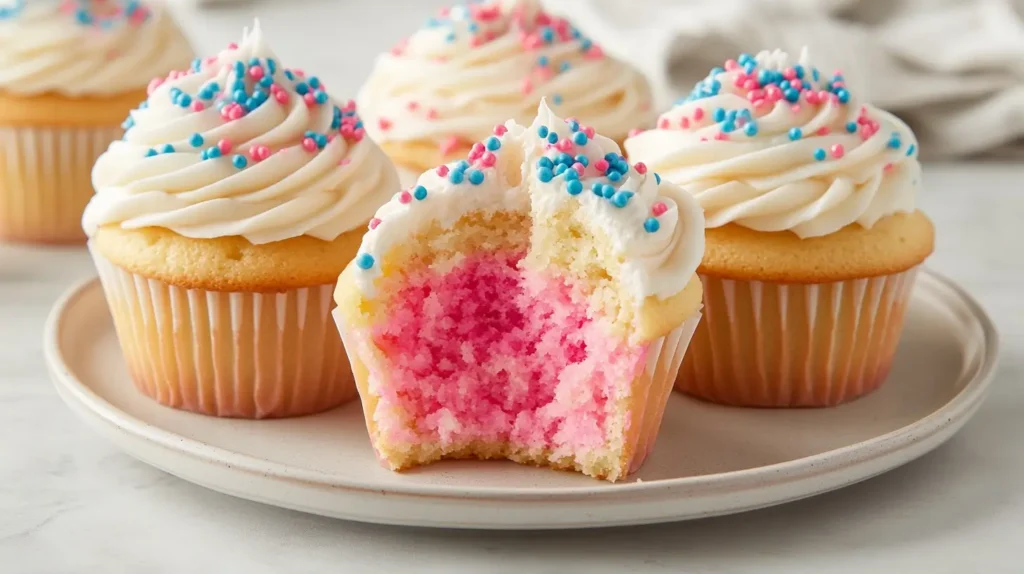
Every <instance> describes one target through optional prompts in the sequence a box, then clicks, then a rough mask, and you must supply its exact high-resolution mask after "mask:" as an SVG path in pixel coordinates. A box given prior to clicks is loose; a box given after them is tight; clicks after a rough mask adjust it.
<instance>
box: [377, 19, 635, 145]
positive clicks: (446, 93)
mask: <svg viewBox="0 0 1024 574" xmlns="http://www.w3.org/2000/svg"><path fill="white" fill-rule="evenodd" d="M541 98H547V101H548V103H549V104H550V105H551V106H552V107H553V108H554V109H555V110H556V111H557V112H558V113H560V114H562V115H565V116H574V117H578V118H580V119H581V120H585V121H587V122H589V123H590V124H591V125H593V126H594V129H596V130H597V131H598V132H600V133H602V134H605V135H607V136H609V137H612V138H616V139H618V140H620V141H621V139H622V138H624V137H625V136H626V134H627V133H628V131H629V130H630V129H632V128H634V127H636V126H637V125H646V124H648V123H649V122H650V121H652V120H653V119H654V114H653V112H652V110H651V105H650V102H651V95H650V92H649V87H648V85H647V82H646V80H645V79H644V78H643V76H642V75H641V74H640V73H639V72H638V71H636V70H634V69H633V68H631V67H630V66H628V65H626V64H625V63H623V62H620V61H618V60H615V59H614V58H610V57H608V56H607V55H606V54H605V53H604V52H603V51H602V50H601V48H600V46H598V45H597V44H596V43H594V42H593V41H592V40H591V39H589V38H587V37H586V36H584V35H583V34H582V33H581V32H580V31H579V30H577V29H576V28H575V27H573V26H572V24H571V23H570V22H569V21H568V20H566V19H564V18H561V17H558V16H554V15H552V14H549V13H547V12H545V11H544V10H543V9H542V8H541V6H540V3H539V2H538V1H537V0H485V1H481V2H472V3H469V4H464V5H456V6H453V7H450V8H445V9H443V10H442V11H441V12H440V13H439V14H438V15H437V16H436V17H433V18H431V19H429V20H428V21H427V23H426V25H425V26H424V27H423V28H422V29H420V30H418V31H416V32H415V33H414V34H413V35H412V36H410V37H409V38H407V39H405V40H403V41H402V42H400V43H399V44H398V45H397V46H396V47H395V48H394V49H393V50H392V51H391V52H390V53H386V54H382V55H381V56H380V57H379V58H378V60H377V63H376V67H375V68H374V70H373V72H372V74H371V75H370V78H369V80H368V81H367V83H366V85H365V86H364V88H363V90H362V92H361V93H360V96H359V103H360V106H361V108H362V109H363V112H364V114H365V116H366V118H367V130H369V132H370V135H371V136H373V138H374V139H375V140H377V141H382V142H387V141H417V142H419V141H429V142H433V143H436V144H437V145H439V146H440V147H441V151H442V153H443V154H447V153H448V152H449V151H451V150H454V149H456V148H457V147H458V144H459V143H460V141H465V142H473V141H479V140H481V139H483V138H485V137H487V135H488V133H489V132H490V129H491V128H492V127H493V126H494V124H496V123H498V122H502V121H505V120H506V119H508V118H513V119H515V120H517V121H518V122H520V123H524V124H525V123H527V122H529V121H530V119H531V118H532V117H533V113H534V110H536V108H537V104H538V103H539V102H540V100H541Z"/></svg>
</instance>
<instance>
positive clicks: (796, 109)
mask: <svg viewBox="0 0 1024 574" xmlns="http://www.w3.org/2000/svg"><path fill="white" fill-rule="evenodd" d="M789 109H790V110H792V111H793V113H794V114H799V113H800V109H801V108H800V104H793V105H792V106H789Z"/></svg>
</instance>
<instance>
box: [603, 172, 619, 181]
mask: <svg viewBox="0 0 1024 574" xmlns="http://www.w3.org/2000/svg"><path fill="white" fill-rule="evenodd" d="M605 177H607V178H608V181H619V180H620V179H622V174H621V173H619V172H617V171H609V172H608V173H607V174H606V175H605Z"/></svg>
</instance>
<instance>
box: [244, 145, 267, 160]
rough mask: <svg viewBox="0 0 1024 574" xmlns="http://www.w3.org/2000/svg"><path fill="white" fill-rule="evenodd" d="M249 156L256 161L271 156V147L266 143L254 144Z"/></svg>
mask: <svg viewBox="0 0 1024 574" xmlns="http://www.w3.org/2000/svg"><path fill="white" fill-rule="evenodd" d="M249 157H251V158H252V159H253V160H254V161H263V160H265V159H267V158H268V157H270V148H268V147H267V146H265V145H254V146H252V147H250V148H249Z"/></svg>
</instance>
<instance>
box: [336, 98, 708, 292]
mask: <svg viewBox="0 0 1024 574" xmlns="http://www.w3.org/2000/svg"><path fill="white" fill-rule="evenodd" d="M566 209H569V210H570V211H573V212H576V214H577V217H578V218H579V219H580V220H581V221H583V222H584V223H585V224H586V225H588V226H591V227H592V228H593V229H597V230H600V231H601V232H602V234H603V235H604V236H606V237H607V238H608V240H609V241H610V243H611V247H612V249H613V251H614V253H615V255H617V256H618V258H619V260H620V261H621V268H620V270H619V271H620V273H621V275H622V276H621V277H620V278H619V279H620V280H621V282H622V283H623V284H625V285H626V286H627V288H628V289H629V291H630V292H631V293H632V294H633V296H634V297H635V299H636V303H637V304H642V303H643V301H644V300H645V299H646V298H647V297H652V296H653V297H657V298H659V299H665V298H668V297H671V296H672V295H675V294H677V293H679V292H681V291H682V290H683V289H684V287H686V285H687V283H688V282H689V281H690V280H691V279H692V278H693V274H694V272H695V271H696V269H697V266H698V265H699V263H700V260H701V256H702V255H703V253H704V219H703V214H702V212H701V209H700V206H699V205H697V203H696V201H694V199H693V198H692V197H691V196H690V195H689V194H687V193H686V192H685V191H683V190H682V189H681V188H679V187H678V186H676V185H673V184H671V183H669V182H668V181H664V180H662V179H661V177H660V176H659V175H658V174H656V173H653V172H651V171H649V170H648V169H647V168H646V166H644V165H643V164H639V163H638V164H635V165H630V164H628V163H627V162H626V161H625V159H624V158H623V157H622V156H621V155H620V154H619V147H618V145H616V143H615V142H614V141H612V140H610V139H608V138H606V137H604V136H601V135H599V134H597V133H595V130H594V129H593V128H592V127H590V126H585V125H582V124H580V123H579V122H578V121H577V120H575V119H568V120H563V119H561V118H559V117H558V116H556V115H555V113H554V112H552V111H551V109H550V108H548V106H547V105H546V102H544V101H542V102H541V103H540V106H539V109H538V110H537V114H536V119H534V121H533V123H532V125H531V126H530V127H529V128H526V127H523V126H522V125H520V124H517V123H516V122H515V121H513V120H509V121H508V122H506V123H505V124H504V125H499V126H496V127H495V128H494V129H493V135H492V136H490V137H488V138H487V139H486V140H485V141H483V142H480V143H477V144H475V145H474V146H473V149H472V151H471V152H470V155H469V157H468V158H467V159H466V160H463V161H459V162H453V163H450V164H447V165H442V166H440V167H438V168H437V169H434V170H430V171H427V172H425V173H424V174H423V175H421V176H420V178H419V180H418V182H417V184H416V186H414V187H413V188H412V189H409V190H406V191H403V192H402V193H400V194H398V195H397V196H395V197H394V198H393V199H392V201H390V202H388V203H387V204H385V205H384V206H383V207H381V209H380V210H379V211H378V212H377V215H376V216H375V218H374V219H373V220H371V223H370V231H368V232H367V234H366V236H365V237H364V238H363V243H362V246H361V249H360V255H359V257H357V259H356V263H357V265H359V267H361V268H362V269H363V272H362V273H360V274H359V275H358V276H357V281H358V283H359V285H360V287H361V288H362V289H363V290H364V292H372V291H373V281H374V279H375V278H376V277H377V276H378V275H379V266H377V265H375V261H376V259H377V258H379V257H380V256H381V255H383V254H385V253H386V252H387V250H388V249H389V248H390V247H391V246H392V245H393V244H395V243H396V242H399V241H401V240H402V239H404V238H405V237H407V236H408V234H409V233H410V231H411V230H416V229H421V228H424V227H425V226H427V225H428V224H429V223H431V222H434V221H438V222H441V223H442V224H443V225H446V226H447V225H452V224H454V223H455V221H457V220H458V219H459V218H460V217H461V216H463V215H465V214H467V213H471V212H475V211H483V212H491V211H497V210H514V211H520V212H525V211H529V212H531V213H532V214H533V216H534V217H535V218H540V220H546V218H547V217H548V216H552V215H554V214H556V213H559V212H562V211H564V210H566Z"/></svg>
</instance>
